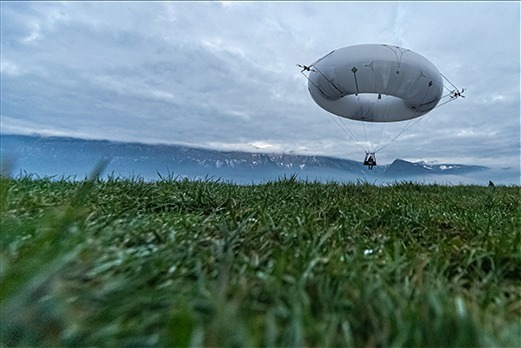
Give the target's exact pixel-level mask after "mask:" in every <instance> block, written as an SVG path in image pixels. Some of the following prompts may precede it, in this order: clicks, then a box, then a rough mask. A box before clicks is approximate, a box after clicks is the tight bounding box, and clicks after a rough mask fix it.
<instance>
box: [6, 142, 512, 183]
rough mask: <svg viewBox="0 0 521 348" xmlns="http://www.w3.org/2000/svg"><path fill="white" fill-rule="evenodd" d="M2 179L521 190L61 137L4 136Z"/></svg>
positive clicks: (496, 176)
mask: <svg viewBox="0 0 521 348" xmlns="http://www.w3.org/2000/svg"><path fill="white" fill-rule="evenodd" d="M1 153H2V167H3V168H2V171H3V173H5V172H9V173H10V174H11V175H13V176H16V175H20V174H24V173H28V174H35V175H38V176H40V177H46V176H53V177H56V178H70V179H79V180H81V179H84V178H85V177H87V176H88V175H89V174H90V173H91V172H92V171H93V169H94V168H96V166H97V164H99V163H100V161H102V160H103V159H105V160H106V163H107V165H106V167H105V169H104V172H103V174H104V176H115V177H133V178H135V177H138V178H142V179H144V180H157V179H160V178H165V177H177V178H179V177H181V178H182V177H187V178H193V179H197V178H210V179H214V180H221V181H230V182H236V183H241V184H251V183H258V182H265V181H269V180H276V179H278V178H281V177H284V176H292V175H297V177H298V178H299V179H302V180H309V181H315V180H317V181H333V180H334V181H342V182H346V181H355V182H356V181H360V180H362V181H368V182H371V183H385V182H393V181H394V182H395V181H401V180H412V181H419V182H425V183H430V182H440V183H453V184H459V183H472V184H474V183H475V184H487V183H488V180H497V181H498V182H499V183H501V182H504V183H507V184H519V172H516V171H515V170H503V171H502V170H496V171H493V170H491V169H489V168H487V167H483V166H468V165H459V164H429V163H426V162H417V163H411V162H408V161H404V160H401V159H397V160H395V161H394V162H393V163H392V164H390V165H384V166H376V167H375V168H374V170H368V169H367V167H365V166H364V165H363V164H362V163H361V162H357V161H353V160H348V159H339V158H333V157H325V156H306V155H296V154H272V153H250V152H238V151H231V152H230V151H228V152H224V151H216V150H210V149H201V148H193V147H187V146H180V145H160V144H158V145H147V144H139V143H120V142H111V141H100V140H83V139H75V138H63V137H41V136H22V135H1Z"/></svg>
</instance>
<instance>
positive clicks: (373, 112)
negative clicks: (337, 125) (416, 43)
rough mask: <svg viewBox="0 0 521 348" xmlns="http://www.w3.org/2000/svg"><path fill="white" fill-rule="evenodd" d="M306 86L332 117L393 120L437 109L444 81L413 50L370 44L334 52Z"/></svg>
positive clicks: (316, 66) (315, 69) (320, 63)
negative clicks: (333, 115)
mask: <svg viewBox="0 0 521 348" xmlns="http://www.w3.org/2000/svg"><path fill="white" fill-rule="evenodd" d="M308 88H309V92H310V94H311V97H312V98H313V100H314V101H315V102H316V103H317V104H318V105H319V106H320V107H322V108H323V109H325V110H326V111H328V112H330V113H332V114H335V115H338V116H342V117H346V118H349V119H353V120H358V121H366V122H395V121H403V120H409V119H412V118H415V117H419V116H422V115H424V114H426V113H428V112H429V111H431V110H432V109H434V108H435V107H436V105H437V104H438V102H439V101H440V99H441V97H442V92H443V79H442V76H441V74H440V72H439V71H438V69H437V68H436V67H435V66H434V64H432V63H431V62H430V61H429V60H427V59H426V58H425V57H423V56H421V55H419V54H417V53H415V52H413V51H411V50H408V49H405V48H401V47H398V46H391V45H380V44H366V45H355V46H349V47H344V48H341V49H338V50H335V51H332V52H331V53H329V54H327V55H325V56H324V57H322V58H321V59H319V60H318V61H317V62H316V63H314V64H312V65H311V66H310V72H309V76H308Z"/></svg>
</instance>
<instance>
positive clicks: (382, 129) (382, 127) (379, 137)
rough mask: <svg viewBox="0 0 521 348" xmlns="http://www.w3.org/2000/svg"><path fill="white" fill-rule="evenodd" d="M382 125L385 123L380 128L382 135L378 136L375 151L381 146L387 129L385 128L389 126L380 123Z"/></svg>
mask: <svg viewBox="0 0 521 348" xmlns="http://www.w3.org/2000/svg"><path fill="white" fill-rule="evenodd" d="M380 123H383V124H382V125H381V126H380V135H379V136H378V140H377V141H376V144H375V146H374V148H375V151H376V149H377V148H378V145H380V141H382V136H383V134H384V129H385V126H386V124H387V122H380Z"/></svg>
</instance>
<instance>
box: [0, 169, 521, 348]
mask: <svg viewBox="0 0 521 348" xmlns="http://www.w3.org/2000/svg"><path fill="white" fill-rule="evenodd" d="M0 183H1V188H0V189H1V199H0V201H1V269H0V281H1V294H0V304H1V343H2V345H3V346H35V345H36V346H117V347H123V346H139V347H143V346H163V347H171V346H181V347H182V346H221V347H247V346H299V347H300V346H328V347H350V346H353V347H365V346H377V347H388V346H393V347H400V346H404V347H420V346H422V347H423V346H429V347H431V346H432V347H447V346H467V347H470V346H472V347H475V346H485V347H492V346H504V347H514V346H520V345H521V234H520V231H521V207H520V188H519V187H518V186H512V187H506V186H496V187H479V186H439V185H419V184H414V183H406V182H404V183H396V184H394V185H390V186H385V187H376V186H372V185H369V184H364V183H358V184H339V183H325V184H324V183H315V182H301V181H298V180H296V178H295V177H290V178H285V179H281V180H279V181H275V182H270V183H266V184H262V185H251V186H239V185H234V184H229V183H223V182H215V181H189V180H173V179H172V178H167V179H162V180H160V181H158V182H154V183H150V182H144V181H141V180H139V179H132V180H123V179H117V178H110V179H108V180H91V181H89V180H85V181H83V182H77V181H76V182H73V181H68V180H49V179H40V178H34V177H31V176H25V177H19V178H16V179H7V178H3V179H1V181H0Z"/></svg>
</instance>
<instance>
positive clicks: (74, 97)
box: [1, 2, 520, 166]
mask: <svg viewBox="0 0 521 348" xmlns="http://www.w3.org/2000/svg"><path fill="white" fill-rule="evenodd" d="M1 10H2V13H1V30H2V33H1V34H2V35H1V45H2V47H1V51H2V53H1V54H2V56H1V58H2V59H1V63H2V65H1V69H2V70H1V72H2V85H1V92H2V96H1V98H2V100H1V103H2V107H1V118H2V132H3V133H22V134H26V133H33V132H39V133H43V134H54V135H71V136H78V137H84V138H101V139H112V140H123V141H140V142H147V143H156V142H160V143H181V144H191V145H197V146H208V147H215V148H219V149H242V150H263V151H266V150H269V151H281V152H291V151H293V152H298V153H307V154H310V153H313V154H322V155H332V156H339V157H347V158H353V159H356V158H358V157H360V149H359V148H358V147H357V146H356V145H354V144H353V142H352V140H351V139H350V138H349V137H348V136H347V135H346V134H345V133H344V132H343V131H342V130H341V128H340V127H339V126H338V125H337V124H336V121H335V120H334V119H333V118H331V117H330V116H329V115H328V114H327V113H326V112H325V111H323V110H322V109H320V108H319V107H318V106H317V105H316V104H314V102H313V101H312V99H311V98H310V96H309V94H308V92H307V84H306V82H307V81H306V79H305V78H304V77H303V76H302V75H301V74H300V72H299V69H298V68H297V67H296V64H297V63H304V64H306V63H307V64H309V63H311V62H312V61H314V60H315V59H317V58H319V57H321V56H323V55H324V54H325V53H327V52H329V51H331V50H333V49H336V48H340V47H344V46H348V45H353V44H360V43H390V44H395V45H400V46H403V47H407V48H410V49H412V50H413V51H416V52H418V53H420V54H422V55H424V56H425V57H427V58H429V59H430V60H431V61H432V62H434V64H435V65H436V66H437V67H438V68H439V69H440V71H442V73H443V74H445V76H447V77H448V78H449V79H450V80H451V81H452V82H453V83H455V84H456V85H457V86H458V87H466V88H467V91H466V93H465V94H466V97H467V98H466V99H459V100H457V101H455V102H453V103H449V104H447V105H445V106H442V107H440V108H438V109H435V110H434V111H433V112H431V113H429V114H428V115H427V116H426V117H424V118H423V119H421V120H420V121H419V122H417V123H416V124H415V125H414V126H413V127H412V128H411V129H410V130H409V131H408V132H406V133H405V134H404V136H403V137H401V138H400V139H398V140H396V141H395V142H393V143H392V144H391V145H389V146H388V147H386V148H385V150H384V151H382V152H381V153H380V156H381V157H380V158H381V159H382V160H383V161H384V162H386V161H391V160H392V159H394V158H396V157H401V158H405V159H411V160H416V159H425V160H430V161H446V162H463V163H479V164H485V165H492V166H502V165H503V163H506V162H510V163H511V162H512V159H514V160H515V161H516V162H517V163H519V159H520V154H519V151H520V144H519V141H520V140H519V139H520V130H519V127H520V125H519V123H520V109H519V102H520V101H519V96H520V91H519V88H520V71H519V70H520V60H519V51H520V47H519V46H520V34H519V32H520V31H519V28H520V26H519V25H520V22H519V14H520V4H519V3H515V2H488V3H487V2H476V3H472V2H457V3H452V2H439V3H438V2H426V3H424V2H412V3H408V2H406V3H403V2H400V3H392V2H389V3H388V2H383V3H382V2H374V3H371V2H370V3H365V2H355V3H350V2H281V3H279V2H238V3H235V2H234V3H232V2H146V3H145V2H65V3H62V2H60V3H58V2H2V4H1ZM344 124H345V125H346V126H347V127H348V128H349V129H350V130H352V131H353V132H354V133H356V132H359V133H356V134H363V132H364V129H363V128H362V125H360V124H359V123H356V122H350V121H345V123H344ZM402 128H403V125H400V124H398V125H386V126H385V134H386V135H388V140H390V139H392V137H393V136H394V134H397V132H399V131H400V130H401V129H402ZM366 131H367V129H366ZM393 132H394V133H393Z"/></svg>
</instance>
